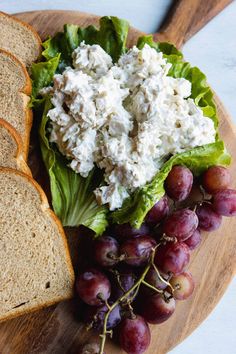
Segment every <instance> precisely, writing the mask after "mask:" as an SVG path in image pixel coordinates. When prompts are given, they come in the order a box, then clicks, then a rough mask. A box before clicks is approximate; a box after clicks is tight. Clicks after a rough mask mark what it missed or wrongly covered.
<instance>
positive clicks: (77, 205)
mask: <svg viewBox="0 0 236 354" xmlns="http://www.w3.org/2000/svg"><path fill="white" fill-rule="evenodd" d="M51 108H52V104H51V101H50V97H49V96H47V97H46V98H45V100H44V112H43V116H42V121H41V124H40V130H39V135H40V147H41V151H42V156H43V160H44V163H45V165H46V168H47V170H48V173H49V177H50V187H51V194H52V206H53V209H54V211H55V213H56V215H57V216H58V217H59V219H60V220H61V222H62V224H63V226H79V225H84V226H86V227H88V228H90V229H91V230H93V231H94V232H95V233H96V234H97V235H100V234H102V233H103V231H104V230H105V228H106V226H107V212H108V209H107V208H106V207H105V206H98V204H97V203H96V200H95V196H94V194H93V190H94V189H95V188H96V187H97V186H98V185H99V183H100V180H101V178H102V176H99V174H98V173H96V171H95V170H94V171H92V172H91V173H90V175H89V176H88V177H87V178H83V177H81V176H80V175H79V174H77V173H75V172H74V171H73V170H72V169H71V168H69V167H68V166H67V164H68V161H67V160H66V159H65V158H64V157H63V156H62V155H61V154H60V153H59V152H58V151H57V149H56V148H55V147H53V146H50V144H49V141H48V138H47V122H48V117H47V112H48V111H49V109H51Z"/></svg>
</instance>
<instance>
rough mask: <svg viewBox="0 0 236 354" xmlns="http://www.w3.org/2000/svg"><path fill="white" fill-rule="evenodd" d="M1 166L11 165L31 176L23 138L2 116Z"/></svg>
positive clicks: (0, 136)
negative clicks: (25, 156) (26, 160)
mask: <svg viewBox="0 0 236 354" xmlns="http://www.w3.org/2000/svg"><path fill="white" fill-rule="evenodd" d="M0 166H1V167H11V168H14V169H16V170H19V171H22V172H24V173H26V174H28V175H29V176H31V171H30V169H29V167H28V165H27V164H26V162H25V159H24V155H23V144H22V140H21V138H20V136H19V134H17V131H16V130H15V129H14V128H13V127H12V126H11V125H10V124H9V123H7V122H6V121H5V120H4V119H1V118H0Z"/></svg>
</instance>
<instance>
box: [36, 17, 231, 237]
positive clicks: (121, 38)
mask: <svg viewBox="0 0 236 354" xmlns="http://www.w3.org/2000/svg"><path fill="white" fill-rule="evenodd" d="M128 30H129V25H128V23H127V21H125V20H120V19H118V18H116V17H103V18H101V20H100V29H97V28H95V27H94V26H89V27H87V28H79V27H78V26H76V25H65V26H64V32H60V33H57V34H56V35H55V36H54V37H53V38H49V39H48V40H47V41H45V42H44V43H43V47H44V51H43V53H42V61H41V62H39V63H36V64H33V66H32V74H31V77H32V81H33V95H32V105H33V107H34V110H35V111H36V113H37V115H38V116H40V117H41V118H40V119H41V121H40V130H39V134H40V145H41V151H42V156H43V160H44V163H45V166H46V168H47V170H48V173H49V177H50V186H51V193H52V205H53V208H54V211H55V213H56V214H57V216H58V217H59V218H60V219H61V221H62V223H63V225H64V226H78V225H84V226H87V227H89V228H90V229H92V230H93V231H94V232H95V233H96V234H97V235H99V234H101V233H102V232H103V231H104V229H105V228H106V226H107V224H108V220H112V222H116V223H125V222H130V223H131V225H132V226H134V227H136V228H138V227H139V226H140V225H141V223H142V222H143V220H144V218H145V216H146V214H147V212H148V211H149V210H150V209H151V207H152V206H153V205H154V204H155V202H156V201H157V200H159V199H160V197H161V196H162V195H163V194H164V187H163V185H164V181H165V179H166V177H167V175H168V173H169V171H170V170H171V167H172V166H173V165H176V164H183V165H186V166H188V167H189V168H190V169H191V170H192V171H193V173H194V174H195V175H198V174H200V173H201V172H202V171H204V170H205V169H206V168H208V167H209V166H211V165H216V164H220V165H228V164H229V163H230V156H229V155H228V153H227V152H226V151H225V147H224V143H223V142H222V141H220V140H219V136H218V132H217V134H216V141H215V143H213V144H208V145H205V146H202V147H198V148H195V149H192V150H191V151H188V152H185V153H182V154H178V155H175V156H173V157H171V158H170V159H169V160H168V161H167V162H166V163H165V164H164V166H163V167H162V169H161V171H160V172H158V173H157V174H156V176H155V177H154V178H153V180H152V181H151V182H150V183H148V184H146V185H145V186H144V187H142V188H139V189H137V190H136V192H135V193H134V194H133V195H132V196H131V197H130V198H128V199H126V200H125V202H124V204H123V206H122V208H120V209H118V210H116V211H114V212H109V211H108V209H107V208H106V207H105V206H99V205H97V203H96V200H95V197H94V194H93V192H92V191H93V190H94V189H95V188H96V187H97V186H98V185H99V184H100V183H101V181H102V175H101V171H99V170H98V169H97V168H95V169H94V170H93V171H92V172H91V173H90V175H89V177H88V178H83V177H81V176H80V175H78V174H76V173H75V172H74V171H72V170H71V169H70V168H69V167H67V161H66V159H65V158H64V157H63V156H62V155H61V154H60V153H59V152H58V150H57V148H56V146H55V145H51V144H50V143H49V141H48V136H47V124H48V118H47V112H48V111H49V109H51V108H52V104H51V101H50V96H49V95H47V96H45V97H43V98H42V97H41V96H40V94H39V91H40V90H41V89H42V88H43V87H46V86H49V85H51V84H52V80H53V75H54V74H55V73H61V72H62V71H63V70H64V68H65V67H66V66H68V65H71V54H72V52H73V50H74V49H75V48H76V47H77V46H78V45H79V44H80V42H81V41H85V43H87V44H99V45H101V46H102V47H103V49H104V50H105V51H106V52H107V53H108V54H110V55H111V57H112V58H113V61H114V62H116V61H117V60H118V59H119V57H120V55H121V54H123V53H125V52H126V50H127V48H126V40H127V34H128ZM145 43H147V44H149V45H150V46H151V47H153V48H155V49H156V50H157V51H162V52H163V53H164V56H165V58H166V59H167V60H168V62H170V63H171V64H172V67H171V69H170V71H169V73H168V75H170V76H172V77H175V78H178V77H183V78H186V79H187V80H189V81H190V82H191V84H192V95H191V97H192V98H193V99H194V101H195V103H196V104H197V105H198V106H199V107H200V108H201V109H202V111H203V113H204V115H205V116H208V117H210V118H211V119H212V120H213V121H214V125H215V128H216V131H218V118H217V113H216V107H215V104H214V102H213V93H212V91H211V89H210V87H209V86H208V85H207V83H206V77H205V75H204V74H203V73H202V72H201V71H200V70H199V69H198V68H196V67H191V66H190V64H189V63H187V62H185V61H184V60H183V55H182V53H181V52H180V51H178V50H177V49H176V48H175V47H174V46H173V45H172V44H169V43H155V42H153V39H152V37H151V36H143V37H141V38H139V40H138V43H137V46H138V47H139V48H142V47H143V46H144V45H145Z"/></svg>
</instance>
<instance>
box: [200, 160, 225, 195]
mask: <svg viewBox="0 0 236 354" xmlns="http://www.w3.org/2000/svg"><path fill="white" fill-rule="evenodd" d="M230 180H231V178H230V173H229V170H227V169H226V168H225V167H222V166H212V167H210V168H208V170H207V171H206V172H205V173H204V174H203V181H202V185H203V187H204V188H205V190H206V191H207V192H208V193H210V194H214V193H215V192H216V191H217V190H219V189H226V188H228V187H229V185H230Z"/></svg>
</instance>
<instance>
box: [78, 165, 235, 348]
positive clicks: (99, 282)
mask: <svg viewBox="0 0 236 354" xmlns="http://www.w3.org/2000/svg"><path fill="white" fill-rule="evenodd" d="M229 186H230V174H229V171H228V170H227V169H226V168H224V167H221V166H213V167H210V168H209V169H208V170H207V171H206V172H205V173H204V174H203V176H201V177H200V178H198V180H194V177H193V174H192V172H191V171H190V170H189V169H188V168H187V167H185V166H174V167H173V168H172V170H171V171H170V173H169V175H168V177H167V179H166V181H165V191H166V195H164V196H163V197H162V198H161V199H160V200H159V201H158V202H157V203H156V204H155V205H154V206H153V208H152V209H151V210H150V211H149V213H148V214H147V216H146V219H145V223H144V224H143V225H142V226H141V228H140V229H138V230H137V229H133V228H132V227H131V226H130V225H129V224H123V225H113V226H111V227H110V228H109V229H108V230H107V231H106V232H105V234H104V235H103V236H101V237H100V238H98V239H96V240H95V241H94V242H93V250H91V252H93V257H94V260H95V262H96V266H95V267H94V266H93V267H92V268H88V269H86V270H85V271H83V272H82V273H81V274H79V276H78V278H77V281H76V291H77V294H78V296H79V298H80V299H81V300H82V301H83V303H84V306H83V307H84V314H83V319H84V321H85V322H86V323H87V324H88V326H89V327H90V328H93V329H95V330H98V331H99V332H100V337H101V345H100V349H98V353H99V354H103V353H104V345H105V340H106V336H107V335H110V334H111V333H112V330H113V329H114V328H115V327H116V328H117V335H118V340H119V343H120V346H121V347H122V349H123V350H125V351H126V352H127V353H130V354H141V353H144V352H145V350H146V349H147V348H148V346H149V344H150V330H149V326H148V324H149V323H151V324H159V323H162V322H164V321H166V320H167V319H168V318H169V317H170V316H171V315H172V314H173V313H174V311H175V306H176V300H185V299H187V298H188V297H189V296H190V295H191V294H192V292H193V290H194V280H193V277H192V275H191V273H190V272H189V271H186V267H187V265H188V263H189V260H190V253H191V251H192V250H194V249H195V248H197V247H198V246H199V244H200V242H201V231H202V230H203V231H214V230H216V229H218V228H219V226H220V224H221V221H222V216H234V215H236V191H235V190H233V189H229ZM196 189H198V190H199V191H200V195H201V198H200V200H199V198H198V200H197V201H196V200H195V201H194V195H195V194H196V193H195V192H196ZM186 205H188V207H186ZM115 332H116V331H115Z"/></svg>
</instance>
